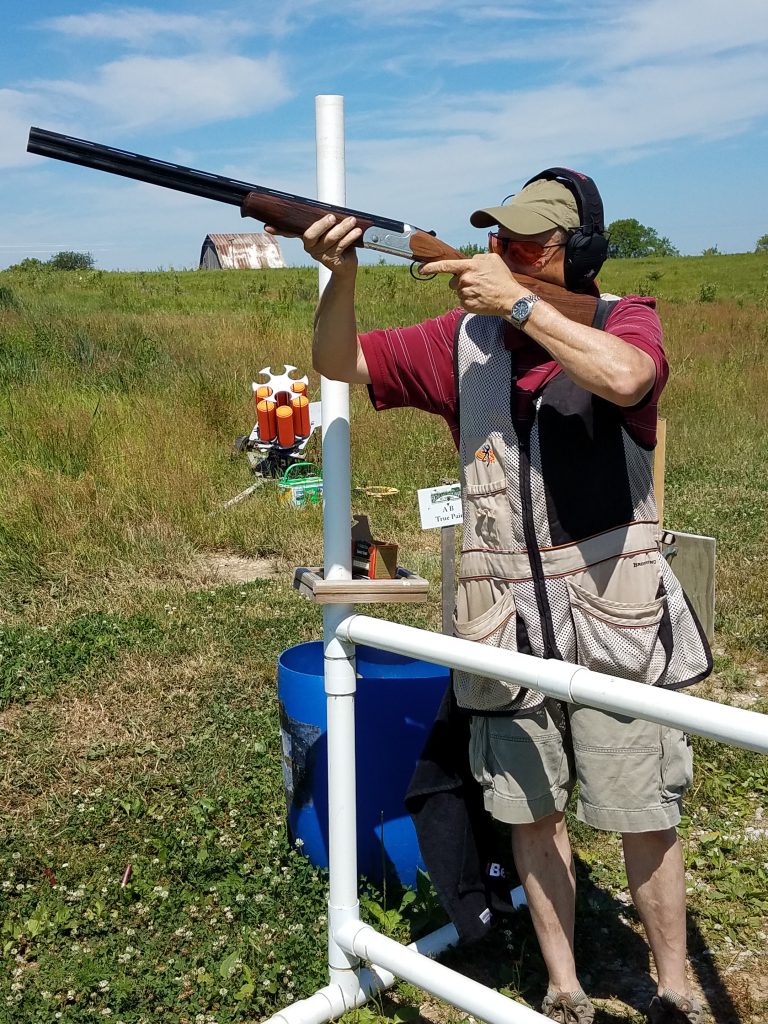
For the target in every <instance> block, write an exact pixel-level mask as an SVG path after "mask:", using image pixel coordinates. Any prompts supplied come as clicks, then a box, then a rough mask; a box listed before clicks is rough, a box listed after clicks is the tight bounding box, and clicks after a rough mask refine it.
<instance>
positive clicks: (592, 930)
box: [385, 858, 744, 1024]
mask: <svg viewBox="0 0 768 1024" xmlns="http://www.w3.org/2000/svg"><path fill="white" fill-rule="evenodd" d="M576 872H577V906H576V937H575V941H576V960H577V970H578V974H579V978H580V980H581V982H582V984H583V986H584V989H585V990H586V991H587V993H588V994H589V995H590V996H591V997H592V998H594V999H595V1000H596V1001H597V1002H598V1003H599V1004H602V1005H599V1006H598V1009H597V1013H596V1015H595V1024H620V1022H623V1024H627V1022H628V1021H632V1022H638V1024H639V1022H641V1021H645V1020H646V1019H647V1018H646V1012H647V1008H648V1004H649V1003H650V1001H651V998H652V997H653V995H654V993H655V992H656V982H655V979H654V977H653V976H652V974H651V966H652V960H651V956H650V951H649V948H648V945H647V943H646V941H645V936H644V933H643V931H642V928H641V926H640V924H639V919H638V917H637V914H636V912H635V910H634V907H633V906H632V905H631V904H629V905H627V904H625V903H624V902H623V901H621V900H619V899H617V898H616V897H614V896H612V895H611V894H610V893H609V892H607V891H606V890H605V889H603V888H601V887H599V886H597V885H596V884H595V883H594V881H593V880H592V878H591V875H590V870H589V867H588V866H587V865H586V864H585V863H584V862H583V861H580V860H579V859H578V858H577V859H576ZM688 945H689V956H690V961H691V968H690V971H691V981H692V982H694V988H695V989H700V990H702V991H703V993H704V996H705V999H706V1001H707V1003H708V1004H709V1006H710V1008H711V1012H712V1019H713V1021H715V1022H716V1024H741V1021H742V1020H743V1019H744V1018H743V1017H742V1016H741V1015H740V1014H739V1011H738V1009H737V1007H736V1005H735V1004H734V1001H733V997H732V995H731V993H730V992H729V990H728V988H727V987H726V984H725V981H724V979H723V977H722V975H721V974H720V972H719V971H718V968H717V965H716V964H715V962H714V960H713V958H712V957H711V956H709V955H708V950H707V945H706V940H705V939H704V936H703V934H702V931H701V929H700V927H699V925H698V923H697V921H696V918H695V915H693V914H691V913H690V912H689V914H688ZM441 959H442V962H443V963H445V964H446V965H447V966H449V967H451V968H453V969H454V970H457V971H460V972H461V973H462V974H465V975H466V976H467V977H469V978H472V979H473V980H475V981H478V982H480V983H481V984H484V985H488V986H490V987H491V988H495V989H499V990H501V991H502V992H503V993H504V994H505V995H508V996H510V997H511V998H513V999H518V1000H520V999H522V1000H524V1001H525V1002H526V1003H528V1004H529V1005H530V1006H532V1007H534V1009H536V1010H538V1009H539V1007H540V1005H541V1000H542V997H543V995H544V993H545V991H546V986H547V975H546V971H545V969H544V964H543V961H542V958H541V955H540V953H539V947H538V942H537V940H536V936H535V933H534V930H533V925H532V923H531V918H530V915H529V914H528V913H527V911H520V912H518V913H517V914H515V915H514V916H511V917H509V918H507V919H505V920H503V921H502V922H501V923H500V924H499V925H498V926H497V927H496V928H495V929H494V931H493V933H492V934H491V935H489V936H488V937H487V938H485V939H483V940H482V941H480V942H478V943H475V944H473V945H471V946H461V947H457V948H454V949H451V950H449V951H447V952H446V953H445V954H444V955H443V957H442V958H441ZM385 1014H386V1011H385ZM459 1016H463V1015H462V1014H459ZM414 1019H415V1020H417V1018H414ZM440 1019H441V1020H443V1019H445V1018H444V1015H441V1016H440Z"/></svg>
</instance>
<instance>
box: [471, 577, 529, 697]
mask: <svg viewBox="0 0 768 1024" xmlns="http://www.w3.org/2000/svg"><path fill="white" fill-rule="evenodd" d="M470 586H471V584H470ZM460 603H461V604H464V605H465V606H467V602H460ZM468 606H469V607H471V603H470V604H469V605H468ZM453 632H454V635H455V636H457V637H459V639H461V640H473V641H475V642H476V643H480V644H485V645H486V646H488V647H500V648H501V649H502V650H505V651H516V650H517V611H516V609H515V598H514V595H513V593H512V591H511V590H508V591H507V592H506V593H505V594H504V596H503V597H501V598H500V599H499V600H498V601H496V602H495V603H494V604H492V605H491V606H490V608H488V609H487V610H486V611H484V612H483V613H482V614H481V615H478V616H476V617H475V618H472V619H464V620H460V619H459V617H458V616H456V615H454V618H453ZM453 688H454V692H455V694H456V701H457V703H458V704H459V706H460V707H463V708H470V709H471V710H474V711H497V710H500V709H501V708H506V707H508V706H509V705H511V704H513V703H515V702H516V701H517V700H518V698H520V696H521V695H526V694H528V692H529V691H528V690H526V689H525V688H524V687H521V686H515V685H514V684H512V683H507V682H505V681H504V680H502V679H493V678H489V677H487V676H478V675H474V674H473V673H471V672H464V671H461V670H459V669H454V672H453Z"/></svg>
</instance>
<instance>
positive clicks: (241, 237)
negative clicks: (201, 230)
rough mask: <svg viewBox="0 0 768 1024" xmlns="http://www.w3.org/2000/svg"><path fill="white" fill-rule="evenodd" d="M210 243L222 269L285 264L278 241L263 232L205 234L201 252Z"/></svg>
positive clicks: (251, 268)
mask: <svg viewBox="0 0 768 1024" xmlns="http://www.w3.org/2000/svg"><path fill="white" fill-rule="evenodd" d="M209 243H210V244H211V245H212V246H213V247H214V249H215V250H216V255H217V256H218V257H219V263H220V264H221V267H222V270H260V269H264V268H278V267H284V266H285V260H284V259H283V254H282V251H281V249H280V243H279V242H278V240H277V239H276V238H273V237H272V235H265V234H251V233H242V234H225V235H221V234H211V235H206V237H205V241H204V242H203V248H202V252H201V256H200V258H201V261H202V253H204V252H205V250H206V247H207V245H208V244H209Z"/></svg>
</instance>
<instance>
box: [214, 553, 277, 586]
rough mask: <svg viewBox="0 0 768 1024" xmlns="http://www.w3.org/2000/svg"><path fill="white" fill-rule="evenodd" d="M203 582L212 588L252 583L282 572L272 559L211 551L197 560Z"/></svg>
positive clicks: (273, 576)
mask: <svg viewBox="0 0 768 1024" xmlns="http://www.w3.org/2000/svg"><path fill="white" fill-rule="evenodd" d="M199 567H200V571H201V573H202V574H203V576H204V577H205V582H206V584H208V585H212V586H216V585H218V586H225V585H226V584H228V583H252V582H253V581H254V580H263V579H271V578H275V577H278V576H282V575H283V572H284V570H283V569H282V568H281V567H280V566H279V565H278V564H277V563H276V562H275V560H274V559H272V558H246V557H245V556H244V555H235V554H229V553H227V552H225V551H212V552H210V553H209V554H206V555H202V556H201V557H200V559H199Z"/></svg>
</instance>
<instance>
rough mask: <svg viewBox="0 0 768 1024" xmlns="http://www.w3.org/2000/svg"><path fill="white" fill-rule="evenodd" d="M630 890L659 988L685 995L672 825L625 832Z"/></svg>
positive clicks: (679, 855)
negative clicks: (656, 828) (663, 829)
mask: <svg viewBox="0 0 768 1024" xmlns="http://www.w3.org/2000/svg"><path fill="white" fill-rule="evenodd" d="M622 840H623V843H624V862H625V864H626V868H627V879H628V881H629V889H630V892H631V893H632V899H633V900H634V903H635V907H636V908H637V912H638V914H639V915H640V920H641V921H642V922H643V927H644V928H645V934H646V935H647V937H648V943H649V945H650V947H651V952H652V953H653V959H654V961H655V963H656V973H657V974H658V988H659V992H661V991H662V990H663V989H665V988H669V989H672V990H673V991H674V992H678V993H679V994H680V995H683V996H688V995H689V988H688V980H687V978H686V974H685V948H686V947H685V871H684V868H683V851H682V847H681V845H680V840H679V839H678V837H677V831H676V829H674V828H669V829H666V830H665V831H662V832H625V833H623V834H622Z"/></svg>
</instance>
